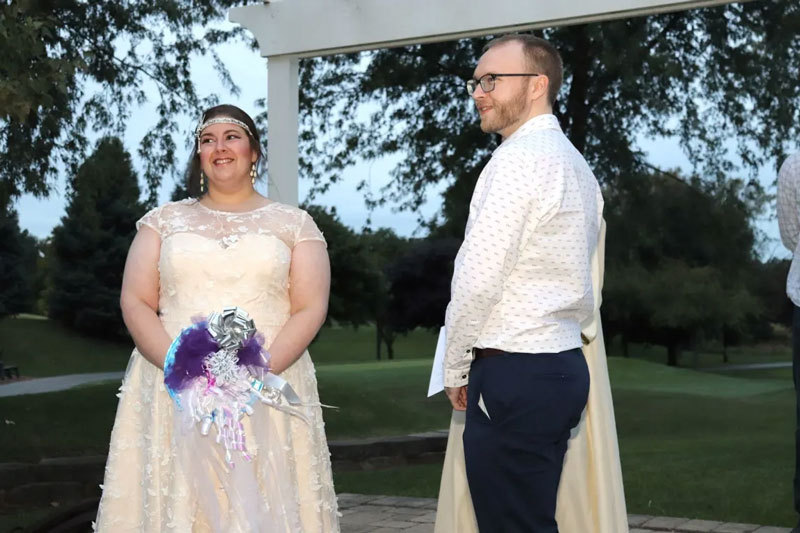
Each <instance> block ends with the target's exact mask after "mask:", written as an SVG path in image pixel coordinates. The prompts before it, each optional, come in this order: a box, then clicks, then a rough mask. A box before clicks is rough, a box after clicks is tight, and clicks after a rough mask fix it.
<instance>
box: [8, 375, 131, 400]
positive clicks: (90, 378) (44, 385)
mask: <svg viewBox="0 0 800 533" xmlns="http://www.w3.org/2000/svg"><path fill="white" fill-rule="evenodd" d="M124 375H125V372H98V373H94V374H68V375H66V376H54V377H52V378H37V379H28V380H24V381H15V382H13V383H2V384H0V398H3V397H6V396H21V395H23V394H41V393H43V392H55V391H61V390H67V389H71V388H73V387H78V386H80V385H86V384H87V383H97V382H100V381H111V380H115V379H116V380H120V381H121V380H122V376H124Z"/></svg>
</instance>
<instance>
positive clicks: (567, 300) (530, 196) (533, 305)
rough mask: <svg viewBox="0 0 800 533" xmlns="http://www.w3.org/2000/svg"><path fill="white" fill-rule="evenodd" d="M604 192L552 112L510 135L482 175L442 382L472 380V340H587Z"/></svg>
mask: <svg viewBox="0 0 800 533" xmlns="http://www.w3.org/2000/svg"><path fill="white" fill-rule="evenodd" d="M602 209H603V198H602V196H601V194H600V187H599V186H598V184H597V180H596V179H595V177H594V174H593V173H592V171H591V169H590V168H589V165H587V163H586V161H585V160H584V159H583V156H581V154H580V152H578V150H576V149H575V147H574V146H572V143H570V141H569V139H567V137H566V136H565V135H564V133H563V132H562V131H561V127H560V125H559V123H558V120H557V119H556V117H555V116H554V115H549V114H547V115H539V116H536V117H534V118H532V119H530V120H529V121H527V122H526V123H525V124H523V125H522V126H520V128H519V129H518V130H517V131H515V132H514V133H513V134H512V135H511V136H509V137H508V138H507V139H505V140H504V141H503V143H502V144H501V145H500V146H499V147H497V149H496V150H495V151H494V153H493V154H492V158H491V160H490V161H489V163H488V164H487V165H486V167H485V168H484V169H483V172H482V173H481V175H480V178H478V182H477V184H476V185H475V191H474V192H473V194H472V200H471V202H470V210H469V218H468V220H467V227H466V232H465V235H464V242H463V244H462V245H461V249H460V250H459V251H458V255H457V256H456V261H455V270H454V272H453V281H452V284H451V294H450V304H449V305H448V307H447V316H446V319H445V329H446V339H447V345H446V350H445V363H444V367H445V368H444V382H445V385H446V386H448V387H458V386H462V385H465V384H466V383H467V382H468V381H469V367H470V364H471V363H472V358H473V354H472V349H473V348H497V349H500V350H504V351H508V352H525V353H556V352H561V351H564V350H569V349H572V348H578V347H580V346H581V344H582V343H581V325H580V324H581V321H582V320H583V319H584V318H586V317H587V316H589V315H591V313H592V310H593V305H594V298H593V295H592V278H591V257H592V252H593V251H594V249H595V247H596V246H597V238H598V232H599V228H600V221H601V217H602Z"/></svg>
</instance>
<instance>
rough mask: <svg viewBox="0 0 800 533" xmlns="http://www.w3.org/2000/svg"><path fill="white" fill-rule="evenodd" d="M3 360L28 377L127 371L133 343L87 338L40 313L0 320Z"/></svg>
mask: <svg viewBox="0 0 800 533" xmlns="http://www.w3.org/2000/svg"><path fill="white" fill-rule="evenodd" d="M0 350H2V357H0V359H1V360H2V361H3V362H5V363H6V364H8V365H16V366H17V367H19V370H20V373H21V374H22V375H23V376H27V377H47V376H59V375H63V374H82V373H88V372H113V371H114V370H125V365H126V364H127V362H128V359H129V358H130V356H131V344H130V343H119V342H110V341H102V340H97V339H90V338H87V337H83V336H81V335H79V334H77V333H75V332H73V331H70V330H68V329H66V328H64V327H63V326H60V325H59V324H57V323H55V322H53V321H51V320H46V319H45V320H42V319H40V318H39V317H36V315H23V316H22V317H18V318H6V319H3V320H0Z"/></svg>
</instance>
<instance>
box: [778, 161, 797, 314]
mask: <svg viewBox="0 0 800 533" xmlns="http://www.w3.org/2000/svg"><path fill="white" fill-rule="evenodd" d="M778 227H779V228H780V230H781V240H782V241H783V245H784V246H786V247H787V248H788V249H789V251H790V252H792V253H793V254H794V256H793V257H792V266H791V267H789V276H788V277H787V278H786V294H787V296H789V299H790V300H791V301H792V303H793V304H794V305H798V306H800V253H798V249H797V246H798V240H800V239H799V237H800V152H798V153H796V154H794V155H791V156H789V157H788V158H787V159H786V161H784V162H783V165H781V169H780V171H779V172H778Z"/></svg>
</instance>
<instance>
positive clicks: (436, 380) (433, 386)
mask: <svg viewBox="0 0 800 533" xmlns="http://www.w3.org/2000/svg"><path fill="white" fill-rule="evenodd" d="M446 344H447V335H446V334H445V332H444V326H442V328H441V329H440V330H439V340H438V341H437V342H436V354H435V355H434V356H433V368H431V380H430V382H429V383H428V398H430V397H431V396H433V395H434V394H437V393H439V392H442V391H443V390H444V348H445V345H446Z"/></svg>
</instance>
